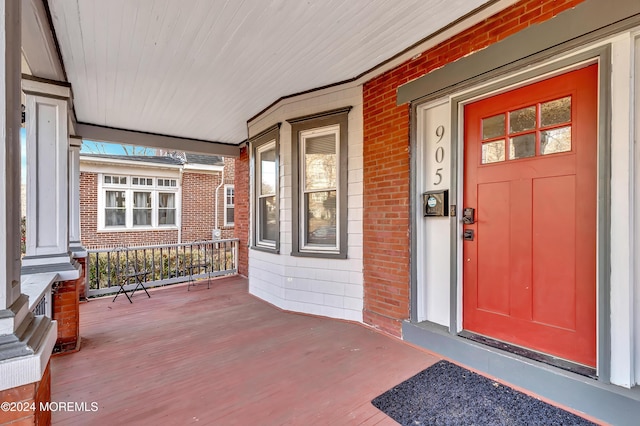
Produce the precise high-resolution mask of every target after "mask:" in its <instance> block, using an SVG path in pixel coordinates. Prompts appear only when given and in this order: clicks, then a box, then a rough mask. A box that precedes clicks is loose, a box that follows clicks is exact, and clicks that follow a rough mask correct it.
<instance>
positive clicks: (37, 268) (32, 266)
mask: <svg viewBox="0 0 640 426" xmlns="http://www.w3.org/2000/svg"><path fill="white" fill-rule="evenodd" d="M80 269H81V267H80V264H79V263H78V261H77V260H75V259H73V258H72V257H71V254H70V253H66V254H59V255H51V256H25V257H23V258H22V269H21V274H22V275H29V274H41V273H46V272H55V273H57V274H58V276H59V278H60V281H67V280H75V279H78V278H79V277H80Z"/></svg>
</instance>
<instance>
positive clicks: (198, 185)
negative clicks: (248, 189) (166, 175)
mask: <svg viewBox="0 0 640 426" xmlns="http://www.w3.org/2000/svg"><path fill="white" fill-rule="evenodd" d="M219 184H220V175H219V174H215V175H211V174H204V173H188V172H185V173H184V174H183V175H182V241H195V240H208V239H211V230H212V229H214V228H215V226H214V215H215V213H214V204H215V191H216V187H217V186H218V185H219ZM223 192H224V191H223V188H220V191H219V195H218V198H219V199H218V204H219V206H220V205H221V204H220V202H224V199H223ZM222 213H223V212H222V207H219V210H218V216H221V215H222ZM222 218H223V219H224V216H223V217H222Z"/></svg>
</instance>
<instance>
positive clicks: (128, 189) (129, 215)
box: [97, 173, 181, 232]
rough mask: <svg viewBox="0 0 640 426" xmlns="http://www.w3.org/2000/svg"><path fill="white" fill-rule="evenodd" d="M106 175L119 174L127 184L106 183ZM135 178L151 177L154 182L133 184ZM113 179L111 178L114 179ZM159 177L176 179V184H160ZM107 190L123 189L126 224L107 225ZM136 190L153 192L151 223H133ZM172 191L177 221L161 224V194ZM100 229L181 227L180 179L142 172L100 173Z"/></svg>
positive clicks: (101, 230)
mask: <svg viewBox="0 0 640 426" xmlns="http://www.w3.org/2000/svg"><path fill="white" fill-rule="evenodd" d="M105 176H111V177H112V179H113V176H117V177H119V178H122V177H124V178H126V182H127V183H126V184H120V183H118V184H114V183H105ZM133 178H138V179H151V182H152V184H151V185H148V184H147V182H145V183H144V184H142V185H141V184H140V183H138V184H133ZM112 179H111V180H112ZM158 179H163V180H164V179H169V180H170V181H175V182H176V183H175V186H159V185H158ZM107 191H122V192H124V193H125V225H124V226H106V214H105V213H106V211H105V210H106V193H107ZM135 192H149V193H151V224H150V225H134V224H133V216H134V215H133V211H134V207H133V203H134V193H135ZM160 193H170V194H174V197H175V203H174V204H175V207H174V208H175V223H174V224H171V225H161V224H159V209H160V206H159V194H160ZM97 196H98V200H97V204H98V231H100V232H121V231H151V230H159V229H178V228H179V227H180V213H181V205H180V180H179V179H178V178H177V177H170V178H165V177H158V176H143V175H141V174H132V175H124V174H119V173H98V195H97Z"/></svg>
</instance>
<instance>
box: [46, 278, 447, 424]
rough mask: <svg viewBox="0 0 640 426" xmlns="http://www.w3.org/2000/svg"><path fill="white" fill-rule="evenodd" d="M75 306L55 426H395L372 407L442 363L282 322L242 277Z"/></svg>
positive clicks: (55, 369)
mask: <svg viewBox="0 0 640 426" xmlns="http://www.w3.org/2000/svg"><path fill="white" fill-rule="evenodd" d="M133 300H134V303H133V304H130V303H129V302H128V301H127V299H126V298H124V297H122V296H120V297H118V299H117V300H116V301H115V302H112V301H111V298H103V299H96V300H92V301H90V302H89V303H85V304H82V305H81V307H80V308H81V329H80V334H81V337H82V346H81V350H80V351H79V352H77V353H73V354H69V355H64V356H58V357H54V358H52V361H51V371H52V373H51V374H52V401H56V402H67V401H68V402H77V403H82V402H86V403H88V404H87V406H88V407H89V408H91V403H92V402H96V403H97V406H98V410H97V411H94V412H92V411H88V412H61V411H57V412H54V413H53V423H54V424H58V425H74V424H77V425H91V424H96V425H115V424H125V425H131V424H145V425H156V426H160V425H173V424H175V425H177V424H180V425H181V424H195V423H198V424H204V425H210V424H216V425H218V424H220V425H233V424H242V425H249V424H253V425H310V424H324V425H329V424H331V425H343V424H362V425H391V424H396V423H395V422H394V421H393V420H391V419H390V418H389V417H387V416H386V415H384V414H383V413H382V412H380V411H378V410H377V409H376V408H375V407H373V406H372V405H371V402H370V401H371V399H373V398H374V397H376V396H378V395H379V394H381V393H382V392H384V391H386V390H388V389H389V388H391V387H393V386H395V385H396V384H398V383H400V382H402V381H403V380H405V379H407V378H409V377H411V376H412V375H414V374H416V373H418V372H419V371H421V370H423V369H424V368H426V367H428V366H430V365H431V364H433V363H434V362H436V361H438V360H439V358H437V357H436V356H434V355H432V354H429V353H428V352H425V351H421V350H419V349H416V348H414V347H411V346H409V345H407V344H404V343H403V342H401V341H399V340H396V339H393V338H390V337H387V336H384V335H382V334H379V333H377V332H375V331H372V330H370V329H368V328H367V327H365V326H363V325H359V324H354V323H349V322H344V321H337V320H330V319H326V318H318V317H312V316H305V315H298V314H293V313H287V312H282V311H280V310H278V309H276V308H274V307H273V306H271V305H269V304H267V303H265V302H263V301H261V300H259V299H257V298H254V297H253V296H251V295H249V294H248V293H247V281H246V279H244V278H241V277H231V278H223V279H219V280H215V281H212V286H211V289H207V288H206V285H202V284H199V285H198V286H197V287H196V288H193V287H192V289H191V291H189V292H187V287H186V286H185V285H177V286H172V287H167V288H161V289H157V290H154V291H152V292H151V298H150V299H149V298H147V296H146V295H145V294H144V293H136V295H135V296H134V299H133Z"/></svg>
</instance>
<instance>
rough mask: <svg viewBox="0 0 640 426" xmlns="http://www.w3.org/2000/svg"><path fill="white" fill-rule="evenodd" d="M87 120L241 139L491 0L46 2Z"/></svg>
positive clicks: (143, 129) (220, 139) (79, 117)
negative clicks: (267, 116)
mask: <svg viewBox="0 0 640 426" xmlns="http://www.w3.org/2000/svg"><path fill="white" fill-rule="evenodd" d="M46 1H48V5H49V10H50V13H51V19H52V22H53V26H54V30H55V34H56V37H57V40H58V43H59V46H60V51H61V54H62V60H63V64H64V68H65V70H66V73H67V78H68V80H69V82H70V83H71V85H72V90H73V95H74V107H75V112H76V118H77V121H78V122H81V123H88V124H94V125H99V126H106V127H112V128H118V129H127V130H134V131H140V132H150V133H155V134H162V135H168V136H176V137H182V138H191V139H199V140H207V141H218V142H226V143H233V144H237V143H240V142H241V141H243V140H244V139H245V138H246V136H247V134H246V121H247V120H248V119H249V118H251V117H252V116H254V115H255V114H257V113H258V112H260V111H261V110H263V109H264V108H265V107H267V106H268V105H270V104H271V103H272V102H274V101H275V100H277V99H279V98H280V97H283V96H287V95H290V94H294V93H298V92H302V91H306V90H310V89H314V88H317V87H321V86H324V85H329V84H333V83H338V82H341V81H345V80H349V79H352V78H354V77H356V76H358V75H360V74H361V73H363V72H365V71H367V70H369V69H371V68H373V67H375V66H376V65H378V64H380V63H381V62H383V61H385V60H387V59H389V58H391V57H393V56H394V55H396V54H397V53H399V52H401V51H403V50H404V49H406V48H408V47H410V46H412V45H413V44H415V43H416V42H418V41H420V40H422V39H424V38H426V37H427V36H429V35H430V34H432V33H434V32H435V31H437V30H439V29H441V28H442V27H444V26H446V25H447V24H449V23H451V22H452V21H455V20H456V19H458V18H460V17H461V16H463V15H465V14H467V13H469V12H470V11H472V10H474V9H476V8H477V7H479V6H480V5H482V4H483V3H486V2H487V1H486V0H420V1H417V0H412V1H408V0H348V1H347V0H324V1H322V0H269V1H267V0H197V1H184V0H182V1H181V0H138V1H132V0H109V1H104V0H46Z"/></svg>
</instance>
